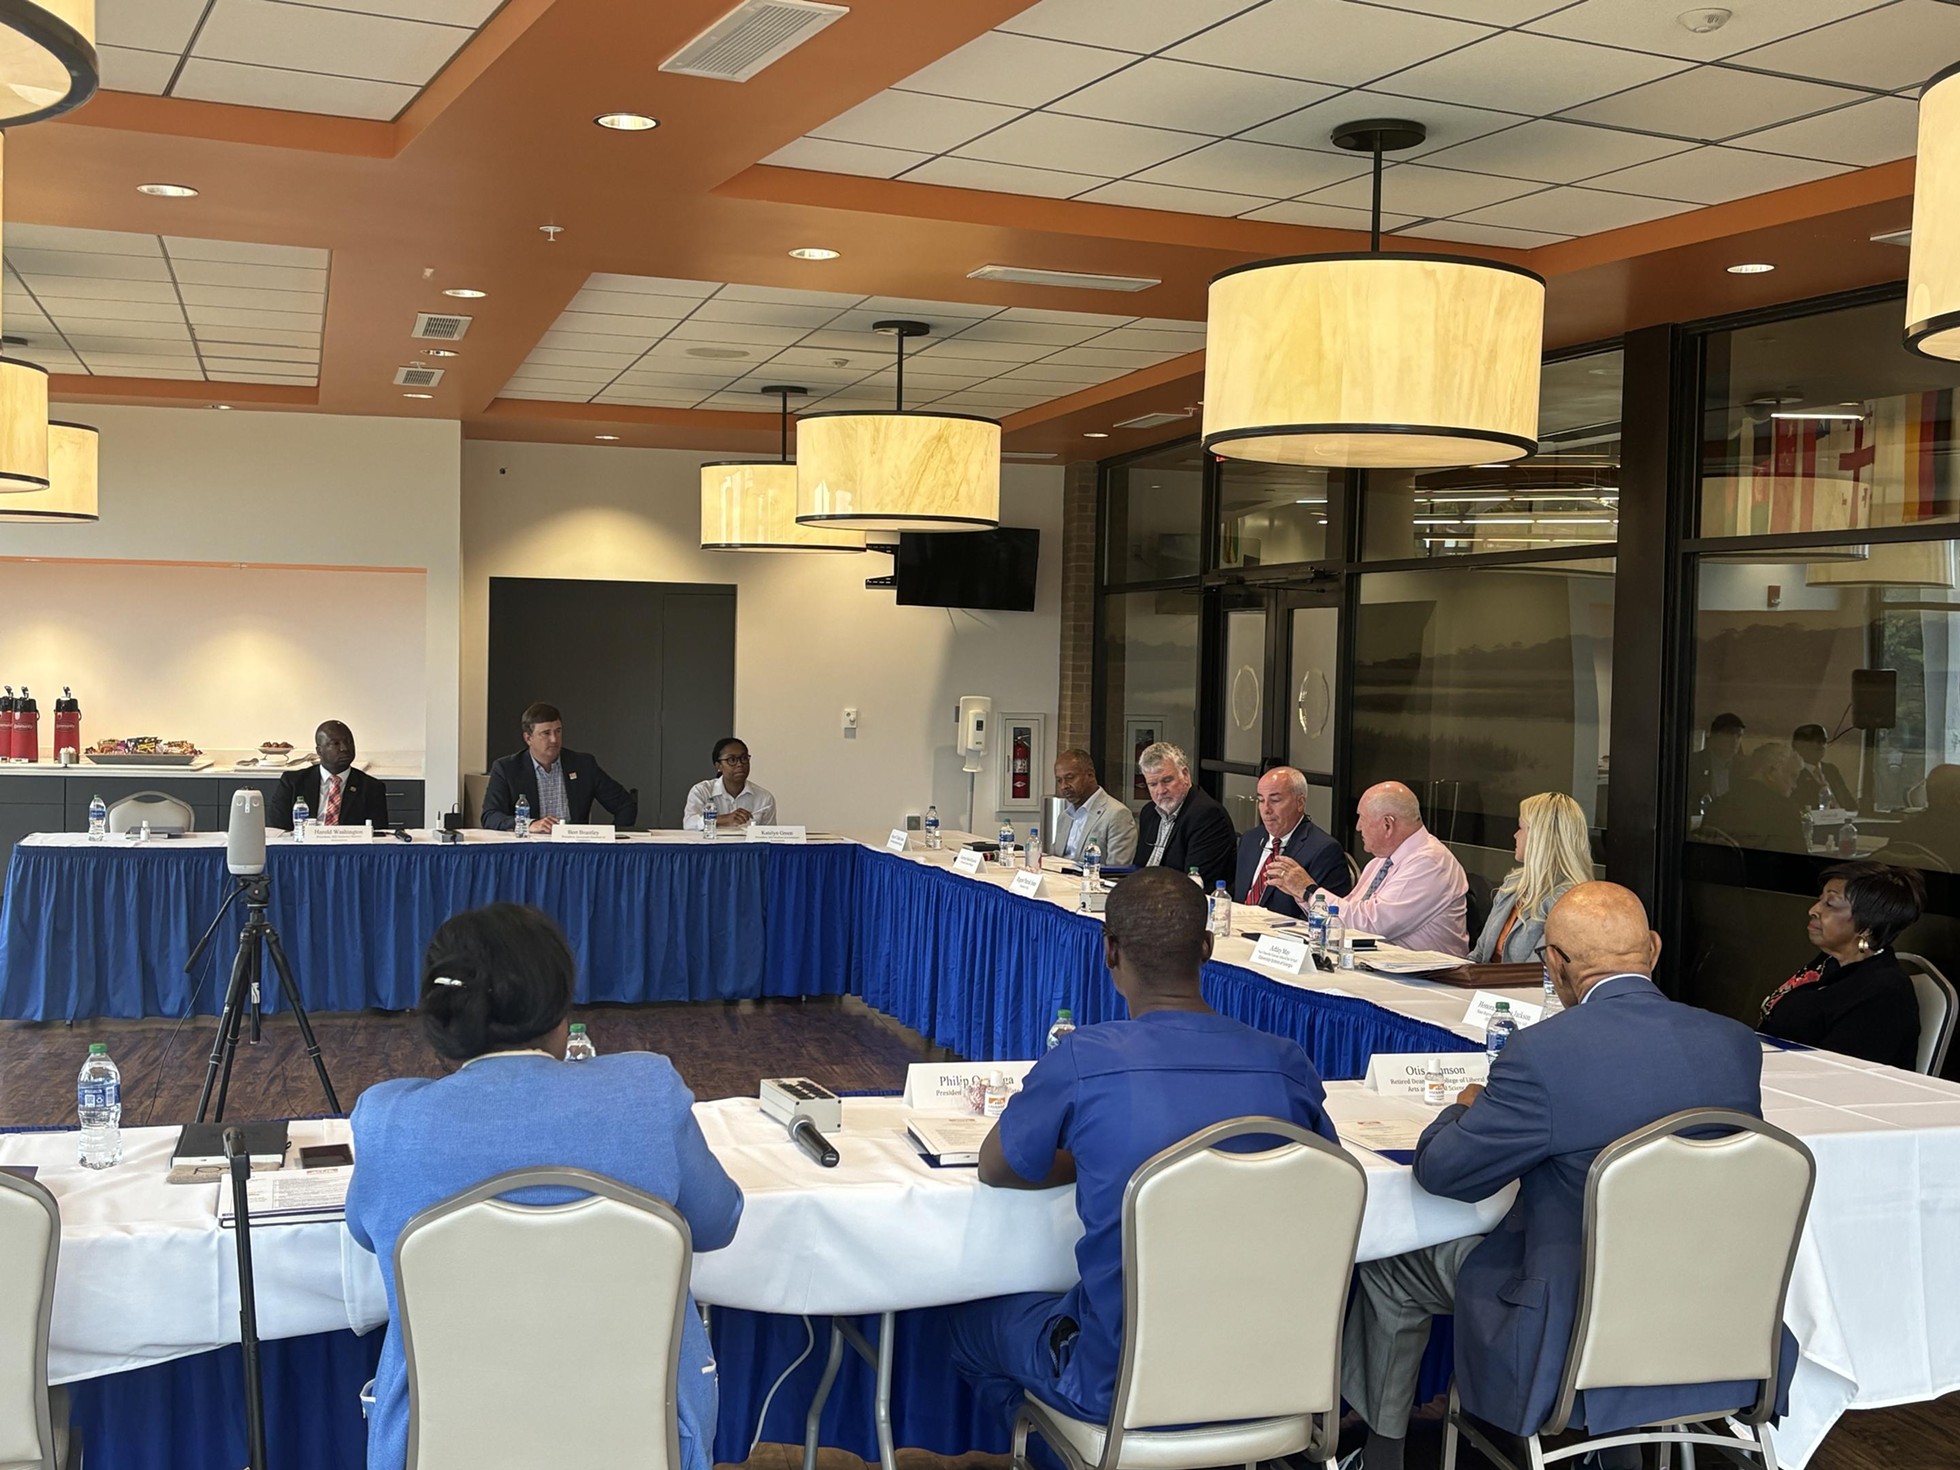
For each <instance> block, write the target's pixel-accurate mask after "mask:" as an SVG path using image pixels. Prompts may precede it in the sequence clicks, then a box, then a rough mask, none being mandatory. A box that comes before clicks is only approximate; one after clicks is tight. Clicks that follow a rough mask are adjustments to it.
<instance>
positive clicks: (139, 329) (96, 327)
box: [8, 314, 191, 351]
mask: <svg viewBox="0 0 1960 1470" xmlns="http://www.w3.org/2000/svg"><path fill="white" fill-rule="evenodd" d="M57 320H58V321H59V322H60V324H61V334H62V336H64V337H66V338H67V339H68V341H69V343H70V344H71V345H73V346H76V347H80V346H81V345H82V344H83V343H84V342H101V341H105V340H113V341H117V342H135V341H144V342H176V343H179V344H181V345H182V347H183V349H184V350H185V351H189V350H190V345H191V329H190V326H189V325H188V324H187V323H186V322H185V321H184V318H183V316H182V315H181V314H180V315H179V316H178V317H177V319H176V320H175V321H162V322H159V321H140V320H137V319H136V318H133V317H119V318H117V319H115V320H113V321H111V320H109V319H107V318H102V317H96V318H83V317H60V318H57ZM8 325H9V326H12V325H14V324H13V323H11V322H9V323H8Z"/></svg>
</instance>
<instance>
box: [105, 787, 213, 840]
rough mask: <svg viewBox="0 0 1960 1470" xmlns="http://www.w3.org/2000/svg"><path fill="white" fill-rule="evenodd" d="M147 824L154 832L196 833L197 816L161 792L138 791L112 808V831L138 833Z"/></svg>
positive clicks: (182, 804)
mask: <svg viewBox="0 0 1960 1470" xmlns="http://www.w3.org/2000/svg"><path fill="white" fill-rule="evenodd" d="M145 822H148V823H149V824H150V830H151V831H152V832H195V831H196V830H197V813H196V812H194V811H192V810H191V809H190V807H189V806H188V805H186V804H185V803H184V802H181V801H179V800H178V799H177V798H176V797H174V796H169V795H166V794H165V793H164V792H161V791H138V792H137V793H135V794H134V795H133V796H125V797H124V798H123V799H122V800H120V801H118V802H117V803H116V804H115V805H113V806H111V807H110V808H109V830H110V831H111V832H134V831H136V830H137V829H138V828H140V827H141V826H142V825H143V824H144V823H145Z"/></svg>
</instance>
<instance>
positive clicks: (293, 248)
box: [9, 231, 331, 285]
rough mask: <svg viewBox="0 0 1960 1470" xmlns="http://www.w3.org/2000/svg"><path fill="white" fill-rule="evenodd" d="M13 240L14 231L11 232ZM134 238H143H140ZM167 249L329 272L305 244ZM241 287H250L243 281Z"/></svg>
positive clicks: (180, 256)
mask: <svg viewBox="0 0 1960 1470" xmlns="http://www.w3.org/2000/svg"><path fill="white" fill-rule="evenodd" d="M9 238H11V231H10V232H9ZM134 238H139V239H140V238H142V237H141V236H137V237H134ZM163 245H164V249H165V250H167V251H168V252H169V254H170V258H171V259H172V260H228V261H236V262H238V263H239V264H241V265H283V266H298V267H300V268H302V269H306V270H319V271H324V270H326V268H327V266H328V263H329V261H330V259H331V256H330V254H329V253H328V252H327V251H325V250H315V249H311V248H309V247H306V246H302V245H254V244H250V243H247V242H245V241H241V240H191V239H187V238H185V237H183V236H180V235H166V236H164V238H163ZM238 284H240V285H246V284H249V283H247V282H244V281H240V282H239V283H238Z"/></svg>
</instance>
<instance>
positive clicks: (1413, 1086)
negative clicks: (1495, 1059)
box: [1367, 1051, 1490, 1101]
mask: <svg viewBox="0 0 1960 1470" xmlns="http://www.w3.org/2000/svg"><path fill="white" fill-rule="evenodd" d="M1432 1061H1434V1062H1439V1063H1441V1064H1442V1068H1443V1086H1444V1088H1445V1089H1447V1090H1448V1092H1449V1095H1450V1098H1451V1100H1452V1101H1454V1100H1455V1098H1456V1095H1457V1094H1458V1093H1459V1092H1461V1091H1463V1089H1464V1088H1466V1087H1468V1086H1469V1085H1470V1084H1471V1083H1472V1082H1488V1081H1490V1058H1489V1057H1487V1056H1485V1055H1484V1054H1483V1053H1482V1052H1478V1051H1446V1052H1443V1053H1441V1054H1440V1055H1432V1054H1430V1053H1427V1052H1423V1053H1418V1054H1416V1055H1413V1056H1401V1055H1380V1054H1378V1055H1375V1056H1372V1057H1369V1058H1368V1078H1367V1086H1368V1090H1369V1091H1370V1092H1378V1093H1381V1094H1382V1095H1383V1096H1384V1097H1418V1098H1419V1097H1421V1096H1422V1095H1423V1092H1424V1090H1425V1088H1426V1087H1427V1085H1428V1081H1429V1064H1430V1063H1431V1062H1432Z"/></svg>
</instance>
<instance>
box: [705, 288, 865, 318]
mask: <svg viewBox="0 0 1960 1470" xmlns="http://www.w3.org/2000/svg"><path fill="white" fill-rule="evenodd" d="M715 296H716V299H718V300H721V301H770V302H774V303H776V304H778V305H781V306H827V307H829V308H830V309H831V311H832V312H833V313H834V312H839V311H842V310H844V309H845V308H846V307H850V306H856V305H857V304H858V303H859V302H860V301H862V300H864V298H863V297H862V296H859V295H857V294H856V293H855V292H844V291H798V290H795V289H793V288H791V287H788V286H723V287H722V288H721V289H720V290H719V291H717V292H716V293H715Z"/></svg>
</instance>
